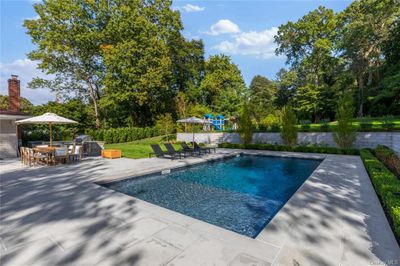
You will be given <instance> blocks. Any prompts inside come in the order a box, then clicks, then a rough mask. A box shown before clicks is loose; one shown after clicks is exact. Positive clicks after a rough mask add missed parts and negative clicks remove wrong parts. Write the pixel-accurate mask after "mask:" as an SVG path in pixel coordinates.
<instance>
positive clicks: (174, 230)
mask: <svg viewBox="0 0 400 266" xmlns="http://www.w3.org/2000/svg"><path fill="white" fill-rule="evenodd" d="M154 237H155V238H157V239H160V240H162V241H164V242H166V243H168V244H170V245H171V246H174V247H177V248H179V249H185V248H187V247H188V246H189V245H190V244H192V243H193V242H194V241H195V240H196V239H198V238H199V235H197V234H195V233H193V232H192V231H190V230H188V229H187V228H184V227H182V226H177V225H170V226H168V227H167V228H165V229H163V230H161V231H159V232H158V233H156V234H155V235H154Z"/></svg>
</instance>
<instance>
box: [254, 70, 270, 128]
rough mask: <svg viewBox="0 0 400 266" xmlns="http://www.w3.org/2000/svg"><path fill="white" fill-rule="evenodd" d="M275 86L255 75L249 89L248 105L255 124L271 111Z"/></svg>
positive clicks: (264, 78)
mask: <svg viewBox="0 0 400 266" xmlns="http://www.w3.org/2000/svg"><path fill="white" fill-rule="evenodd" d="M275 95H276V84H275V83H274V82H273V81H271V80H269V79H267V78H266V77H263V76H260V75H256V76H254V77H253V79H252V81H251V83H250V87H249V98H250V101H249V104H250V106H251V108H252V112H253V114H254V117H255V119H256V120H257V123H259V122H260V121H261V120H262V119H263V118H265V116H266V115H267V114H269V113H271V112H272V111H273V107H274V101H275Z"/></svg>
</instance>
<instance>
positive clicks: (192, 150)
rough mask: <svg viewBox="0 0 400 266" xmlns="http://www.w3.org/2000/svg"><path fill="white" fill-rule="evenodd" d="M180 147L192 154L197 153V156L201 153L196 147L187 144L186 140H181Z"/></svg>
mask: <svg viewBox="0 0 400 266" xmlns="http://www.w3.org/2000/svg"><path fill="white" fill-rule="evenodd" d="M181 147H182V149H183V150H184V151H186V152H190V153H191V154H192V155H193V154H197V155H198V156H200V155H201V151H200V150H196V149H192V148H190V147H189V145H187V143H186V142H181Z"/></svg>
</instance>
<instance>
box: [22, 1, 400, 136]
mask: <svg viewBox="0 0 400 266" xmlns="http://www.w3.org/2000/svg"><path fill="white" fill-rule="evenodd" d="M171 5H172V1H170V0H168V1H165V0H154V1H145V0H132V1H127V0H91V1H81V0H52V1H42V2H39V3H35V4H34V9H35V11H36V13H37V14H38V18H37V19H28V20H25V22H24V26H25V27H26V29H27V33H28V34H29V35H30V36H31V38H32V42H33V43H34V44H35V49H34V50H33V51H31V52H30V53H29V54H28V57H29V58H30V59H32V60H36V61H38V62H39V68H40V69H41V70H42V71H44V72H45V73H47V74H51V75H52V77H53V78H52V79H50V80H43V79H39V78H36V79H34V80H33V81H32V82H30V84H29V85H30V87H32V88H39V87H48V88H50V89H52V90H53V91H55V92H56V93H57V95H58V96H59V98H60V99H61V100H62V101H63V102H64V103H57V104H54V103H49V104H48V105H45V106H46V108H47V107H51V108H56V107H55V106H58V105H63V104H65V106H68V107H69V108H75V109H77V110H80V112H81V113H82V115H83V116H85V117H80V116H76V115H77V114H70V115H71V116H74V117H75V118H76V119H78V120H79V121H81V120H80V119H93V120H94V122H93V123H87V124H85V125H86V126H88V127H96V128H99V127H102V128H115V127H134V126H141V127H145V126H153V125H155V124H156V123H157V120H159V118H160V117H166V116H168V119H169V120H170V121H174V120H175V119H178V118H183V117H188V116H192V115H195V116H203V115H204V114H205V113H214V114H217V113H221V114H223V115H225V116H226V117H238V116H239V114H241V113H242V112H241V110H243V106H244V105H249V106H248V108H247V109H246V112H245V113H246V117H247V118H249V117H250V118H251V120H252V121H253V122H255V123H256V124H257V125H261V124H263V123H264V122H263V121H268V124H274V125H275V123H276V122H273V123H272V122H270V121H279V120H281V117H280V113H281V112H280V110H282V109H285V110H286V111H287V110H290V112H289V113H291V111H292V110H293V111H294V112H295V114H296V115H297V117H298V118H299V119H300V120H310V121H311V120H312V121H319V120H322V119H324V120H333V119H335V117H337V111H338V110H340V108H338V103H339V102H340V99H342V97H343V95H348V96H346V97H348V101H350V100H351V101H352V102H353V104H354V106H356V108H354V109H355V110H354V114H353V115H358V116H365V115H373V116H382V115H400V74H399V73H400V63H399V58H400V45H399V43H400V20H399V16H400V3H399V2H398V1H395V0H360V1H354V2H352V3H350V4H349V6H348V7H347V8H345V9H344V10H343V11H341V12H337V13H335V12H334V11H333V10H331V9H329V8H326V7H324V6H320V7H318V8H317V9H315V10H312V11H310V12H309V13H308V14H305V15H304V16H303V17H301V18H300V19H298V20H296V21H289V22H287V23H285V24H283V25H281V26H279V30H278V33H277V34H276V36H275V42H276V44H277V49H276V54H277V55H283V56H285V57H286V69H281V70H279V71H278V73H277V74H276V77H275V78H274V79H268V78H267V77H263V76H261V75H256V76H255V77H254V78H253V79H252V80H251V83H250V84H248V85H249V86H248V87H247V86H246V84H245V82H244V80H243V77H242V74H241V71H240V69H239V67H238V66H237V65H236V64H235V63H234V62H233V61H232V59H231V58H230V57H229V56H227V55H223V54H219V55H212V56H210V57H208V58H206V57H205V52H204V43H203V41H202V40H197V39H196V40H194V39H187V38H185V37H184V35H183V34H182V30H183V23H182V21H181V18H180V12H179V11H178V10H175V9H173V8H171ZM349 99H350V100H349ZM84 106H86V107H85V108H83V107H84ZM289 107H290V108H289ZM41 108H42V109H43V108H45V107H41ZM57 108H58V107H57ZM38 110H40V108H39V109H38ZM43 110H44V109H43ZM57 110H58V109H57ZM59 111H60V112H61V113H63V112H64V111H65V110H64V111H63V110H62V108H61V109H59ZM286 111H285V112H286ZM285 112H284V113H285ZM74 117H72V118H74ZM272 118H273V119H272ZM253 122H252V123H253ZM85 123H86V122H85ZM264 124H265V123H264Z"/></svg>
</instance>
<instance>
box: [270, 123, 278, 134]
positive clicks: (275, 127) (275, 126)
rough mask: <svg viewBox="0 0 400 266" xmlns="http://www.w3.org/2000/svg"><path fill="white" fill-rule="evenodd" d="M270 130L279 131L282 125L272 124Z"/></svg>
mask: <svg viewBox="0 0 400 266" xmlns="http://www.w3.org/2000/svg"><path fill="white" fill-rule="evenodd" d="M270 130H271V132H279V131H280V130H281V127H280V126H279V125H278V124H272V125H271V128H270Z"/></svg>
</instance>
